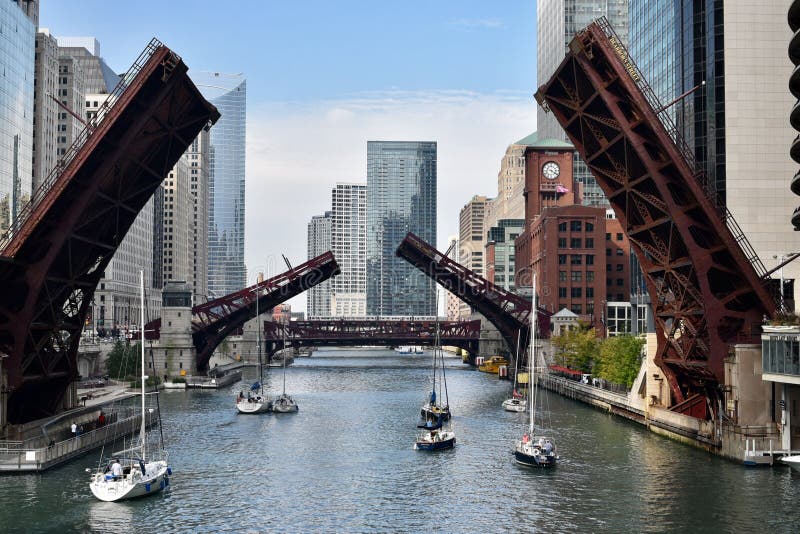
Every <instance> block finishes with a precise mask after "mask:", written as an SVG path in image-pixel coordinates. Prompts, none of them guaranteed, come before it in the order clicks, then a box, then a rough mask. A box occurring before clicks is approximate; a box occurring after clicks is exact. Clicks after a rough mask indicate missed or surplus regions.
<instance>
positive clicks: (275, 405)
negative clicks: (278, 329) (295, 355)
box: [272, 329, 300, 413]
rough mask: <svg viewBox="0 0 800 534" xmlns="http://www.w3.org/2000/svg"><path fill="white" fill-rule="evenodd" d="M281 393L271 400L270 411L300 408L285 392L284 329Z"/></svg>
mask: <svg viewBox="0 0 800 534" xmlns="http://www.w3.org/2000/svg"><path fill="white" fill-rule="evenodd" d="M283 352H284V356H283V393H281V395H280V396H279V397H278V398H276V399H275V400H274V401H273V402H272V411H273V412H275V413H291V412H296V411H297V410H299V409H300V407H299V406H297V402H295V400H294V399H293V398H292V397H291V396H290V395H288V394H287V393H286V355H285V353H286V329H284V330H283Z"/></svg>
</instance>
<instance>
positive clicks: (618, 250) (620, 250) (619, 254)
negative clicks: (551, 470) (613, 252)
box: [617, 248, 625, 256]
mask: <svg viewBox="0 0 800 534" xmlns="http://www.w3.org/2000/svg"><path fill="white" fill-rule="evenodd" d="M624 255H625V252H624V251H623V250H622V249H621V248H618V249H617V256H624Z"/></svg>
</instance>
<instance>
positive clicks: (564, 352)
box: [551, 323, 599, 373]
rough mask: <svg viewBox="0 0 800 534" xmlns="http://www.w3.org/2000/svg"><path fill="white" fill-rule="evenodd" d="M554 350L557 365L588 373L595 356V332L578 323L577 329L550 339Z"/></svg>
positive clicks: (596, 348)
mask: <svg viewBox="0 0 800 534" xmlns="http://www.w3.org/2000/svg"><path fill="white" fill-rule="evenodd" d="M551 342H552V343H553V347H554V348H555V362H556V364H557V365H561V366H563V367H568V368H570V369H575V370H579V371H583V372H585V373H589V372H591V370H592V366H593V363H594V360H595V356H596V355H597V350H598V344H599V342H598V340H597V332H595V329H594V328H589V327H588V325H586V324H583V323H579V324H578V328H574V329H570V330H563V331H562V333H561V335H558V336H553V338H552V339H551Z"/></svg>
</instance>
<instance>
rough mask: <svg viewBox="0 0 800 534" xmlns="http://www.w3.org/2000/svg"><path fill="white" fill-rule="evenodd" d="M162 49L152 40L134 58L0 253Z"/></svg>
mask: <svg viewBox="0 0 800 534" xmlns="http://www.w3.org/2000/svg"><path fill="white" fill-rule="evenodd" d="M162 46H164V44H163V43H162V42H161V41H159V40H158V39H156V38H155V37H154V38H153V39H152V40H151V41H150V43H148V45H147V46H146V47H145V49H144V50H143V51H142V53H141V54H139V57H137V58H136V60H135V61H134V62H133V65H131V67H130V68H129V69H128V70H127V72H125V74H123V75H122V76H121V77H120V80H119V83H117V86H116V87H115V88H114V90H113V91H111V93H109V94H108V97H107V98H106V100H105V102H103V104H102V105H101V106H100V108H99V109H98V110H97V115H96V116H94V117H92V118H91V119H90V120H88V121H87V123H86V126H85V127H84V128H83V130H81V133H80V134H78V136H77V137H76V138H75V140H74V141H73V142H72V144H71V145H70V146H69V148H68V149H67V151H66V153H65V154H64V155H63V156H62V157H61V158H59V160H58V162H57V163H56V165H55V167H53V169H52V170H51V171H50V174H48V175H47V178H45V179H44V181H42V183H41V185H40V186H39V187H38V188H37V189H36V191H34V192H33V195H31V199H30V201H29V202H28V203H27V204H25V205H24V206H23V207H22V209H20V211H19V213H18V214H17V216H16V217H15V218H14V221H13V222H12V223H11V224H10V225H9V227H8V230H7V231H6V233H5V235H2V236H0V253H2V251H4V250H5V248H6V247H7V246H8V244H9V243H10V242H11V240H12V239H13V238H14V236H15V235H16V234H17V233H18V232H19V230H20V228H22V226H23V225H24V224H25V223H26V222H27V221H28V219H30V217H31V214H32V213H33V211H34V209H35V208H36V207H37V206H38V205H39V204H40V203H41V202H42V199H44V198H45V197H46V196H47V194H48V193H49V192H50V190H51V189H52V188H53V185H55V183H56V182H57V181H58V178H59V177H60V176H61V175H62V174H63V172H64V171H65V170H66V169H67V167H69V165H70V163H72V161H73V160H74V159H75V156H76V155H77V154H78V152H80V150H81V148H83V145H84V144H86V141H87V140H88V139H89V138H90V137H91V136H92V134H93V133H94V131H95V130H96V129H97V127H98V126H100V124H101V123H102V122H103V120H104V119H105V118H106V117H107V116H108V114H109V112H110V111H111V109H112V108H113V107H114V105H115V103H116V102H117V101H118V100H119V98H120V97H121V96H122V95H123V94H124V93H125V91H127V90H128V88H129V87H132V86H133V85H134V84H133V83H131V82H133V80H134V79H135V78H136V76H137V75H138V74H139V72H141V70H142V69H143V68H144V66H145V65H146V64H147V62H148V61H149V60H150V57H151V56H152V55H153V54H154V53H155V52H156V50H158V49H159V48H161V47H162Z"/></svg>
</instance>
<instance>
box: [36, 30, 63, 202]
mask: <svg viewBox="0 0 800 534" xmlns="http://www.w3.org/2000/svg"><path fill="white" fill-rule="evenodd" d="M58 66H59V61H58V41H56V38H55V37H53V36H52V35H51V34H50V32H49V31H48V30H47V29H45V28H42V29H41V30H40V31H38V32H36V71H35V74H34V79H35V83H34V86H33V98H34V106H33V110H34V113H33V190H34V191H35V190H36V189H37V188H38V187H39V184H41V183H42V181H43V180H44V179H45V178H47V176H48V174H50V171H51V170H52V169H53V167H55V166H56V143H57V142H58V133H57V131H56V130H57V125H56V120H57V118H58V117H59V114H60V113H61V112H62V110H61V108H60V107H59V106H58V104H57V103H56V102H55V100H53V99H54V98H58V97H57V96H56V95H57V94H58V92H59V82H60V81H61V79H62V77H60V76H59V69H58Z"/></svg>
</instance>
